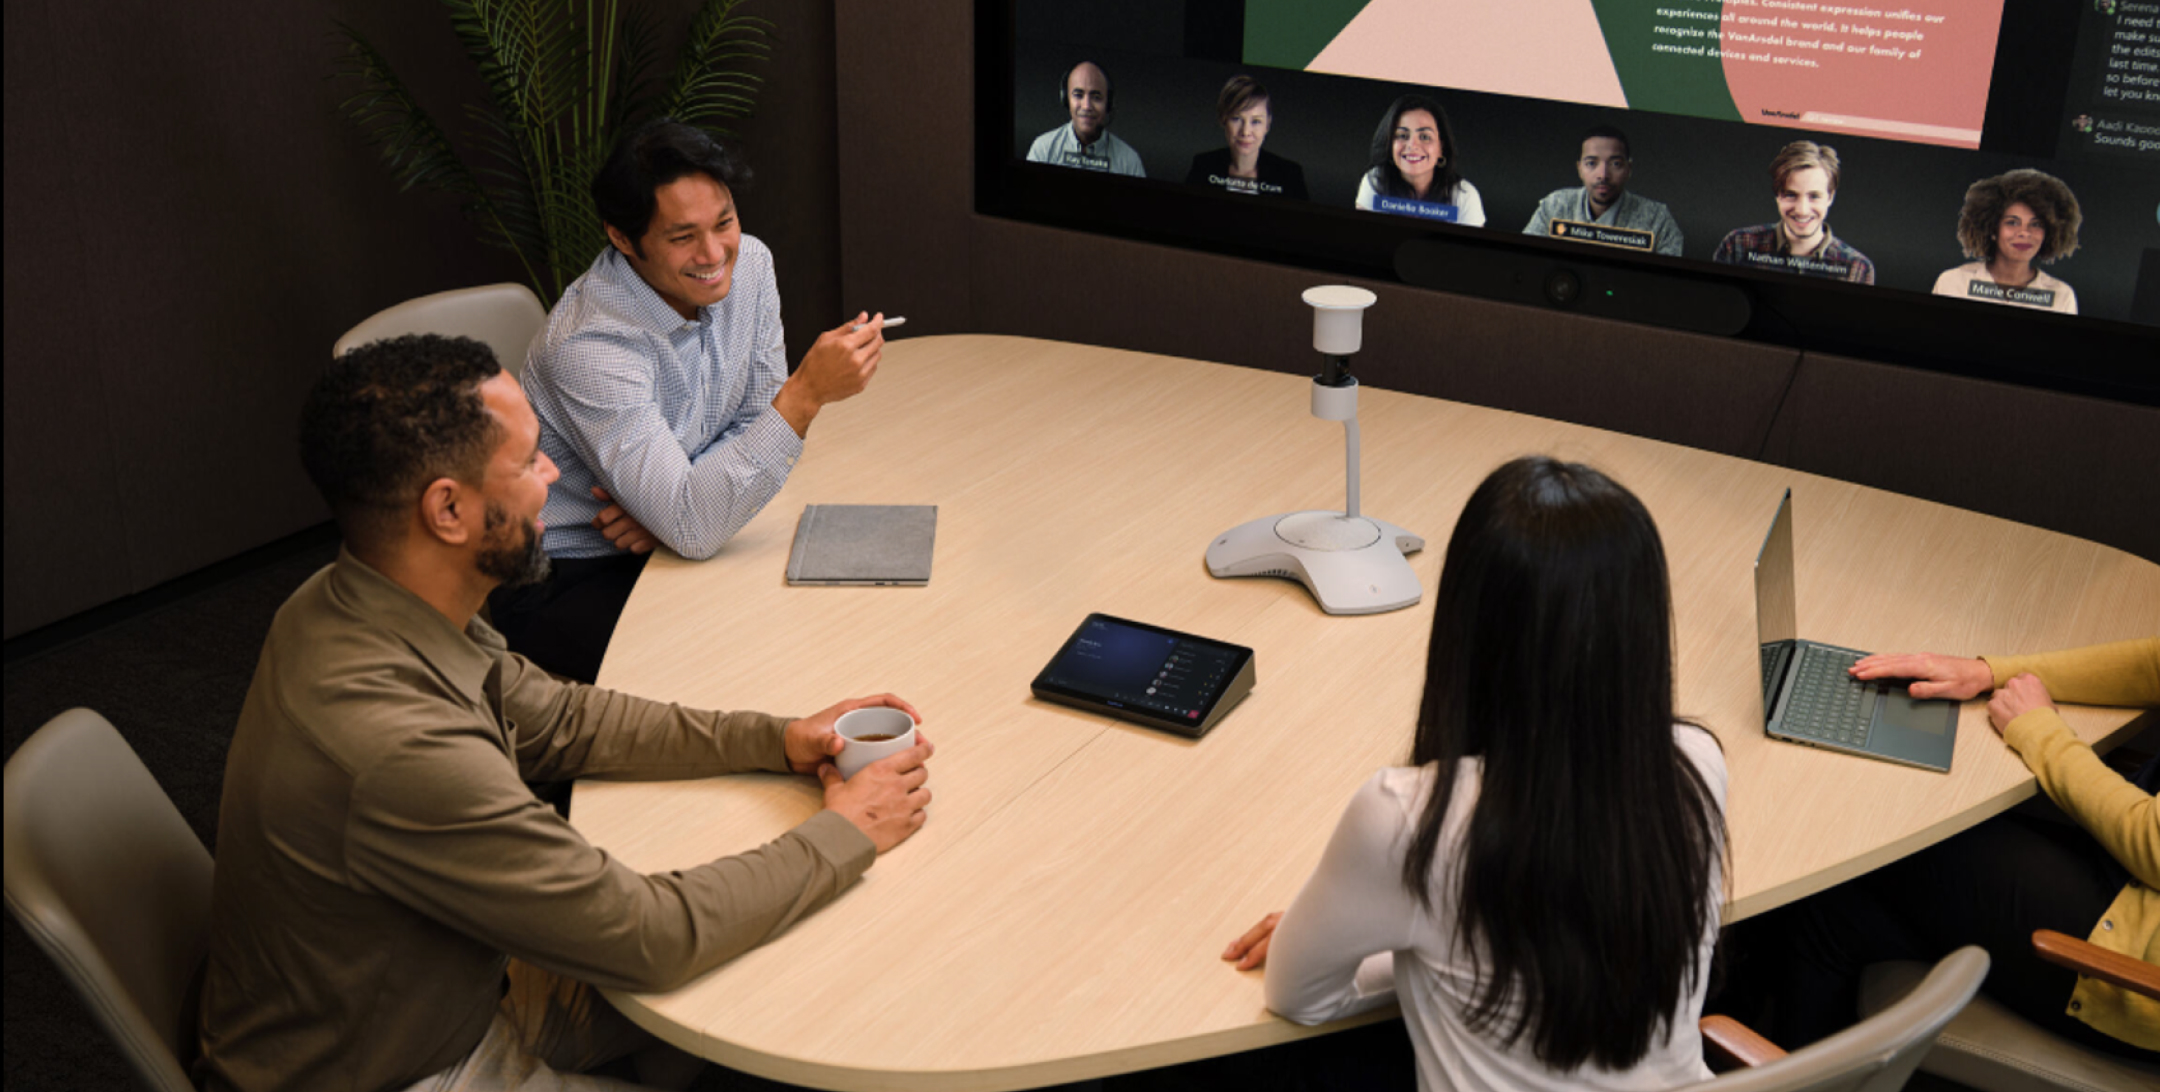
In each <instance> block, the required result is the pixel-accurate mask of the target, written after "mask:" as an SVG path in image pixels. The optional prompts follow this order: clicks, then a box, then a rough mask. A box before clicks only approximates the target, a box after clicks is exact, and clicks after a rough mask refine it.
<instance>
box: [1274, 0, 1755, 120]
mask: <svg viewBox="0 0 2160 1092" xmlns="http://www.w3.org/2000/svg"><path fill="white" fill-rule="evenodd" d="M1590 4H1591V6H1592V7H1593V8H1595V9H1597V17H1598V29H1599V30H1601V31H1603V32H1604V35H1605V49H1606V51H1607V52H1609V53H1611V54H1612V62H1613V71H1615V72H1617V73H1619V75H1620V89H1621V91H1622V92H1623V93H1625V94H1626V95H1627V104H1628V109H1630V110H1656V111H1658V112H1660V113H1666V114H1685V115H1687V116H1689V117H1698V118H1715V119H1717V120H1720V121H1740V120H1742V119H1741V117H1740V108H1739V107H1737V106H1735V105H1733V97H1732V89H1731V88H1729V87H1727V86H1726V84H1725V62H1723V61H1721V60H1719V59H1718V58H1717V57H1715V56H1712V55H1711V54H1712V53H1714V52H1715V51H1716V49H1717V46H1718V27H1719V25H1720V24H1719V22H1718V16H1720V15H1721V14H1722V13H1723V11H1724V10H1725V5H1724V4H1723V3H1722V2H1721V0H1661V2H1659V3H1650V2H1648V0H1590ZM1255 6H1257V5H1255ZM1659 9H1666V10H1672V11H1685V12H1700V13H1703V14H1706V15H1709V16H1711V17H1710V18H1707V19H1686V18H1675V17H1673V16H1670V15H1659V14H1658V11H1659ZM1250 18H1251V17H1250V16H1248V17H1247V19H1248V22H1247V24H1246V25H1247V27H1248V28H1249V27H1250V26H1251V23H1250V21H1249V20H1250ZM1659 25H1664V26H1668V27H1688V28H1693V29H1697V30H1702V31H1704V32H1705V35H1704V36H1703V37H1700V38H1696V37H1678V36H1673V35H1669V34H1658V33H1655V28H1656V27H1658V26H1659ZM1251 34H1252V32H1251V30H1250V29H1248V30H1247V31H1246V43H1247V44H1246V49H1247V51H1248V52H1250V50H1251V48H1252V46H1251V41H1252V37H1251ZM1658 44H1663V45H1664V46H1666V47H1667V48H1668V49H1669V48H1671V47H1675V46H1677V47H1679V48H1681V49H1687V50H1700V51H1701V53H1700V55H1697V54H1695V53H1671V52H1657V51H1654V50H1652V49H1651V47H1652V46H1653V45H1658Z"/></svg>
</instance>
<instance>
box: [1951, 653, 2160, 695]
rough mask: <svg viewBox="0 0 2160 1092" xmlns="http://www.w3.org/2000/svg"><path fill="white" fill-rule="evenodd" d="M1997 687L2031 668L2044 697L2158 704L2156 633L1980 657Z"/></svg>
mask: <svg viewBox="0 0 2160 1092" xmlns="http://www.w3.org/2000/svg"><path fill="white" fill-rule="evenodd" d="M1981 659H1983V660H1986V661H1987V665H1988V668H1989V669H1990V670H1992V671H1993V672H1994V673H1995V685H1996V686H1997V687H1998V688H1999V687H2001V686H2002V684H2004V683H2006V682H2009V681H2010V680H2011V679H2012V678H2015V677H2016V676H2019V675H2023V674H2025V673H2026V672H2028V671H2029V672H2031V673H2033V674H2034V675H2037V676H2039V677H2040V681H2041V682H2042V683H2044V684H2046V686H2047V688H2048V696H2049V697H2052V698H2054V699H2055V700H2056V701H2069V702H2076V703H2077V704H2079V705H2128V706H2141V707H2151V706H2160V637H2139V638H2137V639H2135V640H2130V641H2117V642H2115V643H2113V644H2107V645H2091V646H2089V647H2086V648H2072V649H2065V650H2063V651H2061V652H2041V653H2037V654H2034V655H2031V656H1982V657H1981Z"/></svg>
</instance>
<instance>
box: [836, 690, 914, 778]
mask: <svg viewBox="0 0 2160 1092" xmlns="http://www.w3.org/2000/svg"><path fill="white" fill-rule="evenodd" d="M833 731H835V732H838V733H840V738H841V739H842V740H845V741H846V745H845V746H843V747H841V748H840V755H839V757H837V758H835V759H833V763H834V765H837V766H839V767H840V776H841V777H843V778H849V777H853V776H855V771H857V770H860V769H862V768H863V767H864V766H868V765H869V764H871V763H873V762H876V761H877V760H878V759H881V758H886V757H889V756H892V755H896V754H899V753H900V752H902V751H905V750H907V749H908V748H910V747H913V746H915V718H914V717H911V716H908V715H907V711H906V710H904V709H895V708H893V707H891V706H889V705H871V706H866V707H864V708H861V709H857V710H854V711H853V712H848V713H842V714H840V719H839V720H837V721H835V722H834V723H833ZM864 736H891V737H892V738H891V739H864V738H863V737H864Z"/></svg>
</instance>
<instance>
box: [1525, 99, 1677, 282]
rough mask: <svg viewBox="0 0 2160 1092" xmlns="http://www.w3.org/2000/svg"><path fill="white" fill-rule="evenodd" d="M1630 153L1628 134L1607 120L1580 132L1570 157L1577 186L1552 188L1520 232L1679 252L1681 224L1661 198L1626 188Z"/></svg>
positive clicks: (1632, 159) (1639, 248)
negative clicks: (1579, 143) (1577, 146)
mask: <svg viewBox="0 0 2160 1092" xmlns="http://www.w3.org/2000/svg"><path fill="white" fill-rule="evenodd" d="M1634 162H1635V160H1634V156H1633V155H1632V154H1631V153H1630V151H1629V149H1628V138H1627V134H1626V133H1623V132H1621V131H1620V130H1618V129H1616V128H1614V127H1612V126H1610V125H1597V126H1593V127H1592V128H1591V129H1590V131H1588V132H1586V133H1584V134H1583V139H1582V150H1581V154H1579V155H1577V156H1576V157H1575V177H1577V178H1580V179H1582V185H1580V186H1574V187H1570V188H1568V189H1564V190H1554V191H1552V192H1551V193H1549V194H1546V195H1545V200H1543V201H1540V202H1538V207H1537V211H1536V212H1534V213H1532V214H1531V215H1530V222H1529V223H1528V224H1526V225H1524V227H1523V234H1525V235H1553V236H1559V237H1561V238H1566V239H1577V240H1581V241H1584V242H1599V243H1605V244H1606V245H1608V246H1621V247H1627V248H1629V249H1634V250H1653V251H1655V252H1657V253H1659V254H1666V255H1671V256H1673V257H1678V256H1679V255H1680V246H1681V236H1680V225H1679V223H1678V222H1676V221H1674V220H1673V215H1672V210H1670V209H1668V208H1666V207H1665V204H1664V202H1662V201H1652V200H1650V199H1649V198H1647V197H1644V196H1642V195H1641V194H1637V193H1631V192H1629V191H1628V188H1627V184H1628V176H1629V175H1630V174H1631V173H1633V171H1634ZM1597 228H1606V229H1618V230H1617V231H1613V230H1607V231H1604V232H1596V231H1595V230H1594V229H1597Z"/></svg>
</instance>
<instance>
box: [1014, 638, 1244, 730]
mask: <svg viewBox="0 0 2160 1092" xmlns="http://www.w3.org/2000/svg"><path fill="white" fill-rule="evenodd" d="M1243 651H1244V650H1242V649H1239V648H1236V647H1234V646H1228V645H1221V644H1216V643H1214V642H1211V641H1201V640H1194V639H1191V638H1186V637H1179V636H1175V635H1172V634H1167V633H1161V632H1157V631H1154V630H1148V629H1141V628H1139V627H1136V626H1130V625H1126V624H1124V623H1121V622H1119V621H1117V620H1116V619H1114V618H1105V617H1103V616H1101V615H1094V616H1091V617H1089V618H1088V620H1087V621H1086V622H1085V623H1083V624H1082V626H1081V628H1080V632H1079V633H1077V634H1075V635H1074V636H1073V639H1072V641H1071V643H1069V644H1068V645H1066V647H1065V650H1064V651H1063V652H1061V653H1059V654H1058V657H1057V659H1055V660H1053V661H1051V663H1050V666H1049V668H1048V669H1047V670H1045V671H1044V672H1043V676H1042V680H1041V681H1042V682H1044V683H1046V684H1048V685H1050V686H1053V687H1057V688H1059V689H1061V690H1069V691H1074V692H1077V693H1081V694H1087V695H1090V696H1092V697H1095V698H1097V699H1100V700H1102V701H1105V702H1108V703H1110V704H1112V705H1116V706H1118V707H1120V708H1125V709H1132V710H1135V711H1137V712H1140V713H1144V714H1146V715H1149V716H1152V717H1156V718H1159V719H1165V720H1181V721H1187V722H1189V723H1193V724H1198V723H1200V719H1201V718H1202V717H1204V716H1206V715H1207V711H1208V707H1209V706H1210V705H1212V704H1213V703H1214V701H1215V699H1216V697H1218V696H1219V695H1220V694H1221V693H1222V690H1223V686H1224V684H1225V683H1227V682H1228V681H1229V679H1230V677H1231V676H1232V675H1234V674H1236V672H1237V669H1238V666H1239V661H1240V657H1241V656H1242V655H1243Z"/></svg>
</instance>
